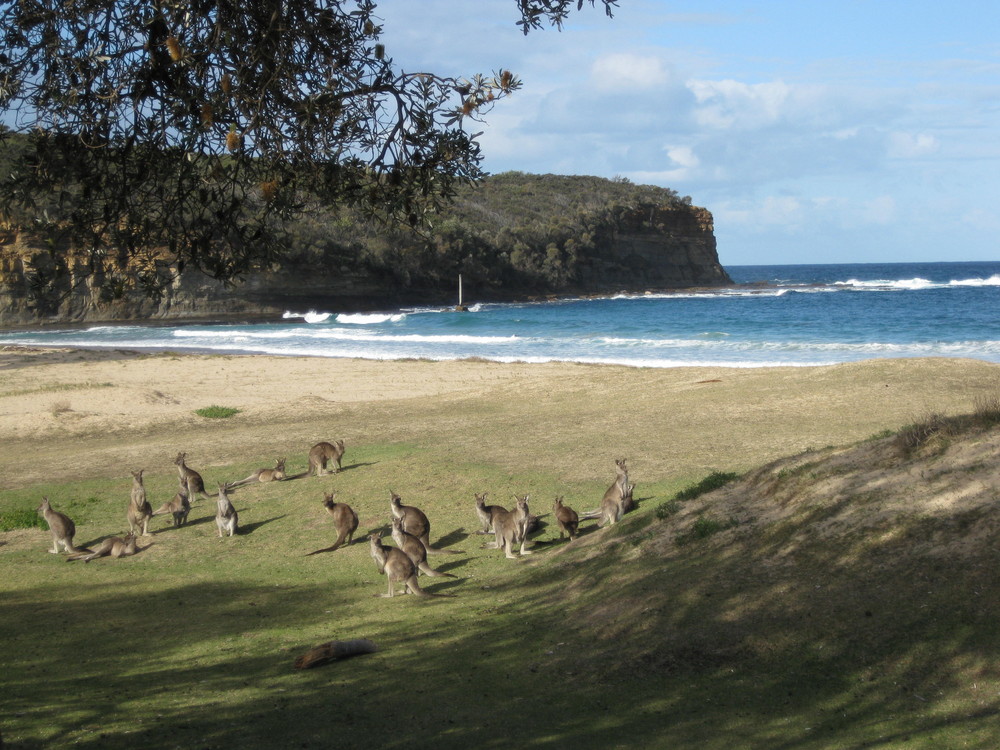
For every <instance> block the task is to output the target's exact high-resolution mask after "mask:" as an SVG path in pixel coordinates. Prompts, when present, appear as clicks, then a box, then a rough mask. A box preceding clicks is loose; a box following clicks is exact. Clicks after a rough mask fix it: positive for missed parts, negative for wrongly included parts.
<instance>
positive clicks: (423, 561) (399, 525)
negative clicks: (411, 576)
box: [392, 518, 455, 578]
mask: <svg viewBox="0 0 1000 750" xmlns="http://www.w3.org/2000/svg"><path fill="white" fill-rule="evenodd" d="M392 540H393V541H394V542H395V543H396V546H397V547H399V548H400V549H401V550H403V552H404V553H405V554H406V556H407V557H408V558H410V562H412V563H413V564H414V565H416V566H417V570H419V571H420V572H421V573H425V574H427V575H429V576H431V577H439V576H447V577H448V578H454V577H455V576H453V575H452V574H451V573H444V572H442V571H440V570H435V569H434V568H432V567H431V566H430V565H428V564H427V548H426V547H425V546H424V543H423V542H421V541H420V540H419V539H417V538H416V537H415V536H413V534H408V533H407V532H405V531H403V521H402V520H401V519H399V518H393V519H392Z"/></svg>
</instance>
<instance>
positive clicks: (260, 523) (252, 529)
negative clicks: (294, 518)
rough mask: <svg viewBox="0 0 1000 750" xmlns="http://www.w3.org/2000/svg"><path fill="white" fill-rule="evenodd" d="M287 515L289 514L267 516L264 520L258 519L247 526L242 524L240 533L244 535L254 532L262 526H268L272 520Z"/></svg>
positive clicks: (277, 519)
mask: <svg viewBox="0 0 1000 750" xmlns="http://www.w3.org/2000/svg"><path fill="white" fill-rule="evenodd" d="M286 515H287V514H283V515H280V516H273V517H271V518H266V519H264V520H263V521H257V522H255V523H248V524H247V525H246V526H240V530H239V533H240V534H244V535H248V534H252V533H254V532H255V531H256V530H257V529H259V528H260V527H261V526H266V525H267V524H269V523H271V522H272V521H279V520H281V519H282V518H285V517H286Z"/></svg>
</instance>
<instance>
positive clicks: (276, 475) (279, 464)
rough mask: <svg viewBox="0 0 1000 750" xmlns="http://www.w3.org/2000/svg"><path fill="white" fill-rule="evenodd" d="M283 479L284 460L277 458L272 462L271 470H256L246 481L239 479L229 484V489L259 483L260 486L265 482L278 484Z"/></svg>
mask: <svg viewBox="0 0 1000 750" xmlns="http://www.w3.org/2000/svg"><path fill="white" fill-rule="evenodd" d="M284 478H285V459H283V458H278V459H276V460H275V462H274V468H273V469H257V471H255V472H254V473H253V474H251V475H250V476H248V477H247V478H246V479H240V480H239V481H238V482H230V483H229V486H230V487H242V486H243V485H244V484H252V483H253V482H260V483H261V484H266V483H267V482H280V481H281V480H282V479H284Z"/></svg>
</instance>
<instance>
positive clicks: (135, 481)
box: [125, 469, 153, 536]
mask: <svg viewBox="0 0 1000 750" xmlns="http://www.w3.org/2000/svg"><path fill="white" fill-rule="evenodd" d="M143 471H145V469H139V471H133V472H132V497H131V498H129V501H128V510H127V511H126V513H125V515H126V517H127V518H128V529H129V531H131V532H132V533H135V532H136V531H138V530H139V529H140V528H141V529H142V535H143V536H149V535H150V534H149V519H150V518H152V517H153V506H152V505H150V504H149V501H148V500H147V499H146V488H145V487H144V486H143V484H142V472H143Z"/></svg>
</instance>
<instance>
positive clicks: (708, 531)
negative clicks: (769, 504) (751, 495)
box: [676, 516, 740, 546]
mask: <svg viewBox="0 0 1000 750" xmlns="http://www.w3.org/2000/svg"><path fill="white" fill-rule="evenodd" d="M739 523H740V522H739V521H737V520H736V519H735V518H730V519H729V520H728V521H720V520H719V519H718V518H714V517H712V516H698V517H697V518H696V519H695V521H694V523H693V524H692V525H691V528H690V529H688V530H687V531H686V532H684V533H683V534H678V535H677V539H676V541H677V545H678V546H683V545H685V544H687V543H688V542H693V541H696V540H699V539H708V537H710V536H712V535H713V534H718V533H719V532H720V531H725V530H726V529H731V528H733V527H734V526H738V525H739Z"/></svg>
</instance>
